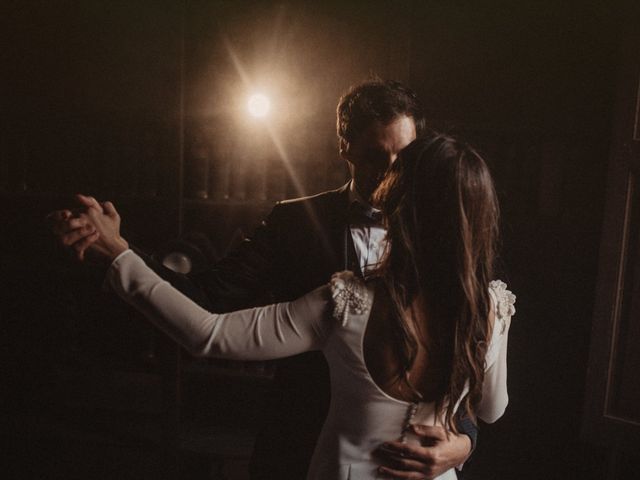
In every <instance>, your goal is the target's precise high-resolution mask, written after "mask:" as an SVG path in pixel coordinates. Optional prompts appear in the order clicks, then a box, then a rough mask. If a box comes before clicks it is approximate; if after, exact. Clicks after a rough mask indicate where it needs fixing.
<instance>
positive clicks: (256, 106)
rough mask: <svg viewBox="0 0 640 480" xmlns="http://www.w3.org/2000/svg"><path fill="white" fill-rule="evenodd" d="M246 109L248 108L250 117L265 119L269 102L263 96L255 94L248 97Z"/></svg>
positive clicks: (269, 106) (269, 105)
mask: <svg viewBox="0 0 640 480" xmlns="http://www.w3.org/2000/svg"><path fill="white" fill-rule="evenodd" d="M247 107H248V108H249V113H250V114H251V116H253V117H256V118H263V117H266V116H267V114H268V113H269V109H270V108H271V102H270V101H269V99H268V98H267V97H266V96H265V95H263V94H261V93H256V94H254V95H251V96H250V97H249V102H248V103H247Z"/></svg>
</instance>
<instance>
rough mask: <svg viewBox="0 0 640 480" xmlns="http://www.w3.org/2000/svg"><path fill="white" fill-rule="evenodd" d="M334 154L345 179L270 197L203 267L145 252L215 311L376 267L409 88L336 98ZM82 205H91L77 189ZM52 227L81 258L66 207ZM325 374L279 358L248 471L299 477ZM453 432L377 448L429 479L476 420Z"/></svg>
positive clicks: (286, 295)
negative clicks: (381, 188) (257, 216)
mask: <svg viewBox="0 0 640 480" xmlns="http://www.w3.org/2000/svg"><path fill="white" fill-rule="evenodd" d="M337 129H338V138H339V141H340V155H341V156H342V157H343V158H344V159H345V160H346V161H347V164H348V166H349V170H350V173H351V177H352V180H351V181H350V182H349V183H348V184H346V185H344V186H343V187H341V188H339V189H337V190H333V191H329V192H324V193H321V194H318V195H315V196H312V197H306V198H301V199H295V200H287V201H283V202H280V203H278V204H277V205H276V206H275V207H274V208H273V210H272V211H271V213H270V214H269V216H268V217H267V218H266V219H265V220H264V221H263V222H262V225H260V226H259V227H258V228H257V230H256V231H255V232H254V234H253V236H252V237H251V238H250V239H247V240H245V241H244V242H243V243H242V244H241V245H240V247H239V248H238V249H237V250H236V251H234V252H233V253H231V254H230V255H228V256H227V257H225V258H224V259H222V260H221V261H220V262H218V263H217V264H216V265H215V266H214V267H213V268H212V269H211V270H209V271H206V272H204V273H202V274H198V275H194V276H191V277H189V278H187V277H182V276H179V275H178V274H174V273H173V272H171V271H168V270H167V269H164V268H163V267H162V266H160V265H158V264H157V263H155V262H153V260H152V259H150V258H148V257H146V256H145V257H144V258H145V261H146V262H147V263H148V264H149V266H151V267H152V268H154V270H156V272H158V273H159V274H160V275H161V276H163V277H164V278H165V279H167V280H169V281H170V282H171V283H172V284H173V285H174V286H175V287H176V288H179V289H180V290H182V291H183V293H186V294H187V295H188V296H190V297H191V298H193V299H194V300H195V301H197V302H198V303H200V304H201V305H202V306H204V307H205V308H208V309H209V310H212V311H216V312H223V311H229V310H235V309H238V308H243V307H250V306H253V305H252V304H253V302H255V301H256V300H255V299H257V298H261V297H264V295H265V294H270V295H272V296H273V297H274V299H275V301H278V302H280V301H288V300H292V299H294V298H297V297H299V296H301V295H303V294H304V293H306V292H308V291H310V290H312V289H314V288H316V287H318V286H320V285H322V284H324V283H326V282H327V281H328V280H329V278H330V277H331V274H333V273H334V272H336V271H341V270H352V271H354V272H356V273H357V274H359V275H363V276H365V275H367V273H368V272H369V271H370V270H371V269H373V268H375V266H376V264H377V263H378V261H379V260H380V257H381V255H382V251H383V248H384V234H385V231H384V228H383V227H382V225H381V224H380V223H379V220H378V219H376V216H377V215H376V214H377V212H376V210H375V209H373V208H372V207H371V205H370V203H369V202H370V197H371V194H372V193H373V191H374V190H375V188H376V187H377V185H378V184H379V182H380V180H381V179H382V176H383V175H384V172H385V171H386V169H387V167H388V166H389V165H390V164H391V163H393V161H394V160H395V159H396V157H397V155H398V153H399V152H400V150H402V149H403V148H404V147H405V146H407V145H408V144H409V143H411V142H412V141H413V140H414V139H415V138H416V135H420V134H421V133H422V131H423V130H424V118H423V115H422V111H421V108H420V105H419V103H418V101H417V99H416V96H415V94H414V93H413V92H412V91H411V90H409V89H408V88H407V87H405V86H403V85H402V84H400V83H398V82H391V81H377V80H376V81H370V82H365V83H362V84H360V85H357V86H354V87H352V88H351V89H350V90H349V92H348V93H346V94H345V95H344V96H343V97H342V98H341V99H340V102H339V104H338V109H337ZM79 198H80V201H81V202H83V203H84V204H85V206H87V207H88V206H92V205H93V206H98V207H99V204H98V203H97V202H96V201H95V200H94V199H92V198H90V197H84V198H83V197H79ZM52 217H53V219H54V232H55V233H56V235H57V237H58V239H59V240H60V241H61V242H62V243H63V244H64V245H73V247H74V248H75V250H76V253H77V255H78V257H79V258H83V257H84V252H85V250H86V249H87V248H90V245H91V243H92V239H93V238H94V237H92V233H93V230H92V227H91V226H90V225H87V224H84V223H82V221H81V220H80V219H78V218H75V217H73V216H72V215H71V213H70V212H69V211H58V212H54V213H53V214H52ZM329 395H330V392H329V374H328V367H327V364H326V362H325V360H324V358H323V357H322V354H321V353H319V352H311V353H305V354H302V355H298V356H295V357H291V358H288V359H285V360H282V361H280V363H279V365H278V369H277V373H276V376H275V379H274V388H273V391H272V392H271V395H270V397H269V402H268V404H267V405H266V408H265V414H266V415H267V416H268V418H266V419H265V425H264V426H263V428H262V430H261V432H260V434H259V436H258V438H257V440H256V444H255V448H254V453H253V457H252V460H251V466H250V469H251V478H252V480H259V479H269V480H271V479H303V478H305V476H306V471H307V467H308V465H309V461H310V459H311V454H312V453H313V449H314V446H315V443H316V440H317V438H318V435H319V432H320V429H321V427H322V423H323V421H324V419H325V417H326V414H327V411H328V405H329ZM458 423H459V425H460V428H461V430H462V432H464V433H461V434H460V435H450V436H449V437H446V436H445V433H444V430H443V429H442V428H440V427H435V426H434V427H422V428H421V429H420V430H419V431H417V432H416V433H417V434H418V435H419V436H421V437H422V438H423V439H424V440H423V445H424V446H422V447H415V446H408V445H403V444H400V443H398V442H393V440H394V439H389V441H390V443H388V444H385V446H384V447H383V448H380V450H379V451H378V452H377V453H378V454H379V455H380V458H381V461H382V464H383V465H384V466H386V467H387V468H388V470H387V473H388V474H389V478H404V479H423V478H433V477H435V476H437V475H439V474H440V473H442V472H443V471H445V470H447V469H449V468H451V467H452V466H457V465H460V464H462V463H464V461H465V460H466V458H467V457H468V455H469V453H470V451H471V446H472V441H471V439H472V438H473V439H474V440H475V436H476V434H477V429H476V427H475V426H473V424H472V423H471V422H470V421H468V420H465V419H462V420H460V421H459V422H458Z"/></svg>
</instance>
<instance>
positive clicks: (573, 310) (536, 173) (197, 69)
mask: <svg viewBox="0 0 640 480" xmlns="http://www.w3.org/2000/svg"><path fill="white" fill-rule="evenodd" d="M514 3H515V2H499V1H495V2H480V3H478V2H438V1H426V2H420V1H413V2H411V1H407V2H328V3H327V2H325V3H323V5H322V6H320V5H317V4H316V2H280V3H276V2H251V1H242V2H225V1H218V2H207V1H198V0H187V1H183V2H178V1H151V0H149V1H146V0H145V1H136V2H106V1H105V2H99V1H87V2H63V1H60V2H35V1H26V2H24V1H14V2H11V1H10V2H3V6H2V7H0V8H2V14H1V15H0V17H2V22H3V23H4V24H3V28H2V31H3V33H2V35H3V37H2V38H3V42H2V43H3V53H2V59H3V70H4V71H3V75H2V87H3V88H2V94H1V95H2V97H1V98H2V111H1V112H0V195H1V196H0V198H2V205H1V207H0V211H1V212H2V216H1V217H0V218H2V233H1V234H0V239H1V245H2V257H1V258H2V264H1V266H2V284H1V285H0V286H1V287H2V292H3V293H2V295H3V296H2V335H0V337H1V338H2V347H3V350H2V353H3V357H2V359H3V361H2V363H3V367H2V375H3V380H2V381H3V384H4V385H5V386H6V388H3V389H2V390H3V394H2V401H3V403H2V404H3V406H6V408H4V413H5V415H4V416H3V422H5V424H6V425H7V429H5V431H6V432H10V433H9V434H6V435H5V436H8V437H9V439H10V440H12V441H13V443H14V444H15V445H16V450H15V452H14V453H15V454H14V455H12V462H10V463H8V465H10V466H11V467H12V468H13V470H12V471H11V473H12V474H13V475H14V476H15V478H27V477H28V472H29V470H28V469H27V468H26V467H25V465H28V464H30V463H31V461H32V459H35V463H36V464H37V466H36V467H34V469H32V471H31V473H33V476H34V478H35V477H38V476H42V472H43V471H45V470H47V471H48V470H50V469H53V470H55V469H56V468H58V469H59V471H60V472H66V473H69V472H73V471H74V470H73V469H74V468H77V469H79V470H78V471H77V472H75V473H77V476H83V475H82V474H85V473H86V471H87V470H86V469H87V468H89V467H87V465H86V464H87V463H89V460H88V461H87V462H85V464H84V467H86V468H85V469H84V470H83V468H84V467H77V465H76V463H75V462H76V460H77V458H76V457H77V456H78V455H79V453H82V454H83V455H84V456H85V457H86V458H88V459H94V460H95V459H96V458H101V457H103V458H105V459H109V460H112V462H110V463H111V464H118V462H120V463H123V464H126V465H129V466H132V465H135V468H132V471H135V472H147V473H146V474H145V475H147V478H162V473H160V472H159V471H158V467H157V465H167V464H172V461H173V460H172V459H173V457H171V455H165V450H163V449H165V448H168V451H170V452H173V450H172V449H171V447H167V443H166V442H165V443H163V442H160V444H161V445H162V447H159V448H158V447H157V445H158V442H154V441H151V442H150V443H145V441H144V437H145V436H144V435H142V436H141V434H140V430H145V428H151V427H147V426H145V425H156V426H157V425H159V424H161V425H169V427H167V429H168V430H169V433H166V432H164V433H163V432H160V433H158V432H151V433H149V432H148V431H147V435H146V437H147V438H158V437H162V438H166V437H168V436H170V435H171V428H172V427H171V425H173V426H175V422H174V420H175V419H172V418H169V419H168V418H167V417H170V416H171V415H173V414H175V410H174V408H173V407H175V404H174V403H172V401H171V400H166V399H167V397H171V396H172V395H174V394H175V393H176V392H180V391H182V392H183V394H184V395H186V396H187V397H188V395H189V392H190V390H189V388H190V387H189V386H188V385H187V386H184V388H182V389H176V387H175V384H174V383H172V382H175V381H176V377H175V375H174V374H173V373H172V372H171V370H172V368H173V367H172V364H171V361H172V359H175V358H177V357H175V355H174V353H172V351H171V346H170V345H168V344H166V343H165V342H164V340H163V339H162V338H159V337H158V336H157V335H155V334H154V333H153V331H152V330H151V329H150V328H148V327H147V326H146V325H145V324H144V323H143V322H142V321H141V320H140V319H139V318H137V317H135V316H132V315H131V313H130V312H128V311H126V310H123V309H122V308H121V307H119V306H117V305H114V304H112V302H111V301H110V300H109V299H106V298H103V297H102V296H100V295H99V294H98V293H96V292H97V290H96V288H95V286H96V285H97V284H99V279H97V278H94V276H93V273H92V272H91V271H87V270H85V269H80V268H78V267H77V266H73V265H72V264H71V263H69V262H68V259H66V258H64V255H63V254H62V253H61V252H60V251H58V250H56V249H55V248H54V247H53V245H52V241H51V239H50V238H49V236H48V235H47V234H46V230H45V229H44V227H43V226H42V217H43V216H44V214H45V213H46V212H47V211H49V210H51V209H53V208H58V207H60V206H63V205H67V204H68V202H69V201H70V195H71V194H73V193H74V192H77V191H81V192H87V193H92V194H94V195H96V196H97V197H98V198H101V199H103V198H109V199H112V200H113V201H114V202H115V203H116V205H117V206H119V207H120V209H121V210H122V215H123V217H124V219H125V224H124V226H125V228H126V230H127V231H128V232H129V235H130V238H132V239H134V240H135V241H136V242H137V243H138V244H140V245H142V246H143V247H145V248H147V249H149V250H151V251H153V250H157V249H159V248H161V247H162V244H163V243H164V242H165V241H166V240H169V239H171V238H175V237H177V236H178V235H179V234H180V233H187V232H192V231H199V232H204V233H206V234H207V235H209V236H210V239H211V242H212V244H213V246H214V248H215V249H216V250H217V252H218V253H219V254H222V253H224V252H225V251H226V250H227V249H228V248H229V246H230V245H232V244H233V242H234V241H237V239H238V238H239V237H240V236H241V235H242V234H244V233H248V232H250V230H251V228H253V226H255V225H256V224H257V222H258V221H259V219H260V218H261V217H262V216H263V215H264V214H265V213H266V212H267V211H268V210H269V208H270V205H272V203H273V202H274V201H275V200H277V199H280V198H285V197H291V196H296V195H298V194H307V193H315V192H318V191H321V190H324V189H326V188H333V187H337V186H339V185H340V184H341V182H342V181H343V180H344V178H345V171H344V167H343V165H342V163H341V162H340V160H339V159H338V157H337V142H336V139H335V133H334V111H335V105H336V103H337V99H338V97H339V95H340V94H341V93H342V92H343V91H344V90H345V89H346V88H347V87H348V86H349V85H350V84H352V83H355V82H358V81H360V80H362V79H364V78H366V76H367V75H369V74H371V73H376V74H378V75H380V76H381V77H383V78H397V79H399V80H402V81H404V82H406V83H408V84H409V85H410V86H411V87H413V88H414V89H416V90H417V91H418V93H419V95H420V97H421V98H422V100H423V102H424V104H425V106H426V110H427V114H428V117H429V119H430V121H431V123H432V125H434V126H436V127H438V128H443V129H447V130H452V131H455V132H458V133H461V134H463V135H465V136H467V137H468V138H470V139H471V140H472V141H473V142H474V143H475V144H477V145H478V147H479V148H480V149H481V150H482V151H484V152H485V154H486V157H487V160H488V162H489V163H490V165H491V167H492V170H493V172H494V175H495V179H496V183H497V188H498V191H499V194H500V197H501V200H502V209H503V237H504V238H503V258H502V262H503V264H504V270H505V279H506V280H507V281H508V282H509V284H510V285H511V287H512V289H513V290H514V291H515V293H516V294H517V295H518V305H517V310H518V313H517V316H516V317H515V318H514V321H513V322H514V323H513V326H512V333H511V339H510V353H509V363H510V373H509V385H510V406H509V409H508V411H507V413H506V415H505V417H504V418H503V419H501V420H500V421H499V422H498V423H497V424H495V425H492V426H486V427H484V426H483V427H482V429H481V434H480V444H479V447H478V451H477V454H476V455H475V460H474V461H473V462H472V464H471V465H470V466H469V469H468V472H467V475H468V478H478V479H485V478H486V479H502V478H504V479H507V478H525V479H526V478H532V479H533V478H536V479H537V478H550V479H551V478H583V479H590V478H593V479H596V478H603V476H604V475H605V473H606V471H607V468H608V465H609V456H610V455H611V451H610V449H608V448H606V447H605V446H596V445H594V444H592V443H591V442H589V441H586V440H585V439H582V438H581V437H580V435H579V431H580V425H581V421H582V413H583V411H582V408H583V404H584V392H585V377H586V364H587V360H588V351H589V342H590V331H591V320H592V310H593V302H594V298H595V296H594V292H595V286H596V276H597V259H598V249H599V244H600V238H601V225H602V222H603V208H604V194H605V176H606V171H607V161H608V157H609V148H610V139H611V129H612V128H613V123H612V108H613V104H614V96H615V92H616V85H617V80H616V72H617V71H618V70H619V68H620V62H621V60H620V58H622V57H620V56H619V55H618V51H619V49H620V48H623V46H622V47H621V45H620V44H619V35H618V33H619V30H620V29H621V28H622V26H623V25H624V24H625V21H624V20H625V19H626V18H627V17H629V16H630V15H631V14H632V13H633V12H632V8H631V6H630V5H626V4H624V3H623V2H618V3H617V4H616V5H615V8H614V6H612V5H604V4H603V5H596V4H594V5H591V4H584V3H582V2H580V3H575V4H574V3H573V2H571V3H572V4H563V5H558V4H557V3H559V2H517V5H516V4H514ZM252 86H256V87H262V88H266V89H267V90H269V91H270V92H271V93H272V95H273V97H274V103H277V101H280V103H279V104H280V105H284V106H283V107H282V110H280V111H279V112H276V113H278V115H277V116H274V117H273V119H272V120H271V124H270V125H271V128H270V130H266V129H265V128H264V125H259V124H255V123H251V122H250V121H248V120H247V119H246V118H245V117H243V116H242V115H241V112H242V105H241V104H240V103H238V102H239V101H240V100H238V99H242V98H244V96H243V95H244V93H245V92H246V91H249V90H251V87H252ZM274 139H275V141H274ZM283 152H284V153H285V154H284V155H283ZM149 355H151V357H149ZM162 359H165V360H166V359H168V360H166V361H165V360H162ZM163 362H165V363H163ZM167 362H168V363H167ZM61 372H62V373H61ZM112 372H120V373H118V374H117V375H116V377H117V378H113V376H114V374H113V373H112ZM122 372H125V373H122ZM174 373H175V372H174ZM65 375H66V376H65ZM69 375H71V377H69ZM74 375H75V376H74ZM118 375H120V376H118ZM127 375H128V376H127ZM136 375H137V376H136ZM194 375H195V377H197V374H194ZM80 377H81V378H80ZM195 377H194V376H192V377H190V378H195ZM258 377H260V375H258ZM79 378H80V379H79ZM243 378H244V377H243ZM167 379H168V380H167ZM81 380H82V381H81ZM259 381H261V380H259ZM101 383H102V384H104V385H109V386H111V387H109V388H111V389H112V391H113V389H114V388H115V389H116V391H120V392H128V393H123V395H129V397H126V396H125V397H121V398H120V399H119V400H118V401H116V400H114V398H113V394H109V393H105V392H102V393H101V391H100V389H99V388H98V387H97V386H96V384H101ZM236 383H237V382H236ZM114 385H116V386H115V387H114ZM117 385H121V386H122V388H121V390H117ZM123 385H124V386H123ZM132 385H133V387H132ZM69 388H71V390H69ZM240 388H244V387H240ZM74 389H75V390H74ZM259 389H260V387H258V390H259ZM107 390H108V388H107ZM83 391H84V392H85V393H84V395H85V396H86V397H87V398H86V399H85V400H86V401H84V403H83V400H82V396H83ZM86 391H90V392H91V394H87V393H86ZM213 391H214V392H215V386H214V388H213ZM256 395H258V393H256ZM70 396H71V397H73V398H72V399H69V397H70ZM245 396H246V395H245ZM212 397H213V400H215V393H213V394H212ZM78 398H80V400H78ZM100 402H103V403H102V404H101V403H100ZM220 404H224V401H221V402H220ZM51 405H57V406H60V405H61V406H62V407H60V408H51ZM132 405H133V406H132ZM189 405H191V407H194V408H195V406H197V405H200V406H201V402H200V404H199V403H198V402H197V401H195V402H192V403H188V402H187V406H189ZM227 405H229V403H227ZM74 408H75V410H74ZM227 408H229V407H227ZM110 411H111V412H113V411H116V412H119V413H118V414H117V415H113V414H109V413H108V412H110ZM38 412H48V413H49V415H48V416H42V418H46V420H40V417H38V415H37V414H38ZM95 412H107V413H104V414H103V417H100V416H98V415H97V414H96V413H95ZM172 412H173V413H172ZM34 415H35V416H34ZM110 415H111V416H110ZM183 415H186V416H189V415H190V413H189V412H186V413H184V412H183ZM114 416H117V417H119V418H120V419H121V422H120V423H123V424H126V423H127V422H133V423H136V422H137V423H138V424H141V425H143V426H142V427H140V428H138V429H137V430H136V432H135V433H131V432H126V431H125V430H122V429H120V430H118V429H116V430H115V433H114V430H113V429H109V428H107V426H106V424H108V423H110V422H112V421H113V418H114ZM240 417H241V415H240V414H237V415H236V416H233V415H231V417H230V418H232V419H236V420H237V419H239V418H240ZM16 418H17V419H19V420H20V421H19V422H16V421H14V420H15V419H16ZM25 418H35V420H33V421H32V422H31V423H29V422H27V421H26V420H25ZM196 418H197V416H196ZM122 419H123V420H122ZM141 419H148V422H147V420H144V421H143V420H141ZM218 420H219V419H218ZM47 422H48V423H47ZM145 422H146V423H145ZM60 425H62V426H63V427H62V428H63V430H64V431H65V435H67V436H66V437H65V440H64V442H62V443H61V442H59V441H58V442H56V438H57V437H56V435H59V431H60V429H59V427H60ZM25 432H26V433H25ZM33 432H36V433H33ZM69 432H72V434H70V433H69ZM174 433H175V432H174ZM165 434H166V435H165ZM27 435H31V437H29V438H33V435H35V438H36V440H31V439H28V438H27ZM99 435H102V436H101V437H100V438H94V436H99ZM105 438H106V439H107V440H105ZM141 438H143V439H142V440H141ZM86 439H89V440H88V441H85V440H86ZM65 442H66V443H65ZM87 442H88V443H87ZM91 442H94V443H91ZM87 444H90V445H93V444H95V445H98V446H99V447H96V448H98V450H97V451H98V452H100V453H96V451H94V450H91V449H89V447H87V446H86V445H87ZM80 445H83V448H84V449H83V448H80ZM105 445H107V446H105ZM100 449H102V450H100ZM139 451H140V452H143V453H142V454H136V455H133V454H132V453H131V452H139ZM43 452H44V453H43ZM46 452H51V453H46ZM102 453H104V456H103V455H102ZM635 453H637V448H636V449H635ZM622 455H623V458H624V459H626V460H625V461H627V463H628V465H629V467H628V468H629V469H631V468H632V466H633V465H635V463H633V462H634V461H635V460H634V459H635V457H634V456H633V455H632V454H631V453H623V454H622ZM80 456H82V455H80ZM55 457H59V458H60V460H59V461H58V462H57V463H55V462H54V459H55ZM132 457H135V460H134V458H132ZM56 465H57V466H56ZM72 465H76V466H75V467H74V466H72ZM153 465H156V467H154V466H153ZM103 467H104V468H106V470H105V471H106V472H111V473H112V472H114V471H115V472H117V474H118V475H120V476H122V475H125V474H124V473H123V471H121V470H119V469H118V468H116V467H113V466H111V467H106V466H104V465H103ZM101 468H102V467H101ZM110 468H111V470H110ZM160 471H162V468H160ZM25 472H27V474H25ZM78 472H79V473H78ZM23 474H24V475H23ZM25 475H27V476H25ZM105 475H106V478H109V474H105ZM193 475H194V477H195V475H196V474H195V473H194V474H193ZM52 476H55V475H52ZM68 476H69V477H72V476H73V474H69V475H68ZM137 478H140V476H138V477H137ZM621 478H622V477H621ZM627 478H628V477H627Z"/></svg>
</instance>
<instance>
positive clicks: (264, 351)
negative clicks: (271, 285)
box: [107, 250, 335, 360]
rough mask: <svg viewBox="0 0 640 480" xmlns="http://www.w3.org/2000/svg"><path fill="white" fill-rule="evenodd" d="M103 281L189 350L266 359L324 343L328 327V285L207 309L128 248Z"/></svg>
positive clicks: (210, 354) (320, 346) (217, 355)
mask: <svg viewBox="0 0 640 480" xmlns="http://www.w3.org/2000/svg"><path fill="white" fill-rule="evenodd" d="M107 281H108V283H109V285H110V286H111V287H112V288H113V289H114V291H115V292H116V293H117V294H118V296H120V297H121V298H122V299H123V300H125V301H126V302H127V303H129V304H131V305H132V306H134V307H135V308H136V309H137V310H139V311H140V312H142V313H143V314H144V315H145V316H146V317H147V318H148V319H149V320H150V321H151V322H153V323H154V324H155V325H156V326H158V327H159V328H160V329H162V330H163V331H164V332H166V333H167V334H168V335H169V336H171V337H172V338H173V339H174V340H175V341H177V342H178V343H179V344H181V345H182V346H184V347H185V348H186V349H187V350H188V351H189V352H190V353H192V354H194V355H198V356H210V357H221V358H230V359H241V360H268V359H273V358H280V357H287V356H290V355H295V354H298V353H302V352H305V351H309V350H319V349H321V348H322V345H323V343H324V340H325V338H326V336H327V335H328V333H329V329H330V328H331V326H332V325H333V324H334V323H335V322H331V321H327V318H328V317H330V311H329V310H328V308H329V305H330V303H331V294H330V290H329V287H328V286H327V287H320V288H318V289H316V290H314V291H312V292H310V293H308V294H307V295H304V296H303V297H301V298H299V299H297V300H294V301H292V302H285V303H278V304H273V305H268V306H265V307H258V308H252V309H247V310H239V311H236V312H231V313H227V314H214V313H211V312H208V311H207V310H205V309H203V308H202V307H200V306H198V305H197V304H196V303H194V302H193V301H191V300H190V299H189V298H187V297H186V296H184V295H183V294H182V293H180V292H179V291H178V290H176V289H175V288H173V287H172V286H171V285H170V284H169V283H168V282H167V281H165V280H163V279H162V278H160V277H159V276H158V275H157V274H156V273H155V272H153V271H152V270H151V269H150V268H149V267H147V266H146V264H145V263H144V261H143V260H142V259H141V258H140V257H138V256H137V255H136V254H135V253H134V252H133V251H131V250H126V251H125V252H123V253H121V254H120V255H119V256H118V257H117V258H116V259H115V260H114V262H113V263H112V264H111V267H110V268H109V270H108V273H107Z"/></svg>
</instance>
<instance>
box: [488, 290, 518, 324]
mask: <svg viewBox="0 0 640 480" xmlns="http://www.w3.org/2000/svg"><path fill="white" fill-rule="evenodd" d="M489 290H490V291H491V292H492V293H493V295H494V297H495V301H496V320H497V321H499V322H500V324H501V327H500V334H503V333H504V331H505V329H506V328H507V326H508V325H509V323H510V322H511V317H512V316H513V315H515V313H516V307H515V304H516V296H515V295H514V294H513V293H512V292H511V290H508V289H507V284H506V283H504V282H503V281H501V280H493V281H492V282H490V283H489Z"/></svg>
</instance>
